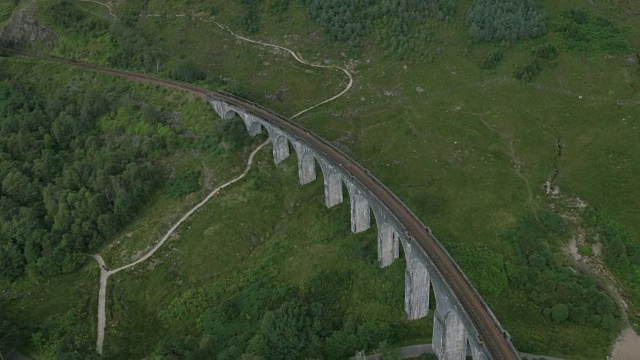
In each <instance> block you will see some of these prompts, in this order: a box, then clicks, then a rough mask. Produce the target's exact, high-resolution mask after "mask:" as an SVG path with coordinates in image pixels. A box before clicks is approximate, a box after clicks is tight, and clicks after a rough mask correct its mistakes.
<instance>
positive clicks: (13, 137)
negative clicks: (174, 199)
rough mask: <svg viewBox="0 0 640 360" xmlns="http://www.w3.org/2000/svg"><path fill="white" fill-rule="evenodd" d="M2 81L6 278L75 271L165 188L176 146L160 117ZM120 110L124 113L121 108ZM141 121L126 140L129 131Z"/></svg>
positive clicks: (103, 96) (1, 262) (114, 97)
mask: <svg viewBox="0 0 640 360" xmlns="http://www.w3.org/2000/svg"><path fill="white" fill-rule="evenodd" d="M34 90H35V89H33V88H30V86H29V85H27V84H21V83H19V82H16V81H7V80H4V81H2V82H0V94H1V96H0V98H2V100H1V102H0V119H1V122H0V163H1V164H2V165H1V166H0V178H1V179H2V187H1V193H0V238H2V241H1V242H0V247H1V248H2V251H0V277H2V279H3V280H11V279H14V278H15V277H17V276H19V275H21V274H23V273H24V272H25V271H27V272H29V273H33V274H41V275H56V274H60V273H65V272H70V271H73V270H75V269H76V268H77V267H78V266H79V265H80V264H82V263H84V262H85V261H86V255H84V254H83V253H84V252H86V251H88V250H90V249H96V248H97V247H98V246H99V245H100V244H102V242H103V241H104V240H105V239H108V238H109V237H110V236H113V235H114V234H115V233H116V232H117V231H118V230H119V228H120V227H121V226H122V225H123V224H125V223H127V222H128V221H130V220H131V218H132V217H133V216H134V215H135V214H136V212H137V211H138V210H139V209H140V208H141V206H142V205H143V204H144V203H145V202H146V200H147V199H148V198H149V195H150V194H151V193H152V192H153V191H154V190H155V189H156V188H157V187H158V186H159V185H160V181H159V180H160V179H161V176H160V175H161V169H160V167H159V166H158V165H157V164H156V163H155V162H154V159H157V158H158V157H159V156H163V155H165V154H166V153H167V151H168V150H169V149H170V147H171V146H172V142H174V141H175V134H174V132H173V130H172V129H171V128H170V127H168V126H166V124H163V122H162V119H161V118H159V117H158V116H157V114H155V113H154V111H153V109H150V108H148V107H145V108H144V109H141V108H139V106H137V105H135V104H134V103H133V102H128V103H127V102H122V99H121V98H120V96H121V95H120V94H118V93H117V92H115V91H114V92H111V93H104V92H97V91H91V90H90V91H86V92H85V91H80V89H79V88H75V87H74V86H73V85H70V86H68V87H65V88H61V89H54V90H53V91H51V92H50V93H49V94H48V95H45V94H41V93H38V92H37V91H34ZM119 105H122V106H119ZM130 117H142V118H143V122H142V124H144V127H143V128H140V129H136V133H135V134H126V133H125V131H124V127H125V125H124V124H123V123H124V122H126V121H127V119H128V118H130Z"/></svg>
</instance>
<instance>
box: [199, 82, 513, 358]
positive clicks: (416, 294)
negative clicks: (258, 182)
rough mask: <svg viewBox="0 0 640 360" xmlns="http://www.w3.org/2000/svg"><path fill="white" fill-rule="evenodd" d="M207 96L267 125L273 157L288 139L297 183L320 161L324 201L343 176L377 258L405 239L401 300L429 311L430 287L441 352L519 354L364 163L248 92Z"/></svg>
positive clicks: (255, 128)
mask: <svg viewBox="0 0 640 360" xmlns="http://www.w3.org/2000/svg"><path fill="white" fill-rule="evenodd" d="M207 100H208V101H209V103H210V104H211V105H212V106H213V108H214V109H215V111H216V112H217V113H218V115H220V117H222V118H223V119H225V120H231V119H232V118H234V117H235V116H236V115H238V116H239V117H240V118H242V120H243V121H244V124H245V126H246V128H247V130H248V132H249V135H251V136H256V135H258V134H260V133H261V132H262V129H263V128H264V129H266V131H267V133H268V135H269V139H270V140H271V142H272V145H273V157H274V161H275V163H276V164H279V163H280V162H282V161H283V160H284V159H286V158H287V157H288V156H289V155H290V146H289V144H291V145H292V148H293V150H294V151H295V153H296V155H297V158H298V174H299V178H300V184H303V185H304V184H307V183H309V182H311V181H313V180H315V179H316V175H317V174H316V162H318V163H319V165H320V169H321V171H322V175H323V178H324V194H325V196H324V197H325V204H326V206H327V207H332V206H335V205H337V204H340V203H342V202H343V198H344V195H345V194H343V185H342V184H343V183H344V184H345V185H346V189H347V191H348V194H347V195H348V196H349V200H350V203H351V230H352V231H353V232H354V233H358V232H361V231H365V230H367V229H369V227H370V226H371V218H370V214H371V212H373V215H374V218H375V221H376V224H377V229H378V259H379V261H380V266H381V267H385V266H388V265H390V264H391V263H392V262H393V261H394V260H395V259H396V258H398V256H399V247H400V246H402V247H403V250H404V254H405V260H406V271H405V302H404V308H405V311H406V314H407V316H408V318H409V320H415V319H419V318H422V317H425V316H426V315H427V313H428V311H429V293H430V291H429V289H430V287H433V289H434V294H435V302H436V304H435V314H434V320H433V339H432V343H433V347H434V352H435V354H436V355H437V356H438V358H439V359H452V360H453V359H456V360H457V359H464V358H465V355H466V353H467V349H468V350H469V351H470V353H471V354H472V356H473V359H492V358H494V359H517V358H519V356H518V353H517V351H516V349H515V348H514V347H513V345H512V344H511V341H510V338H509V336H508V334H507V333H506V331H505V330H504V329H503V328H502V326H501V325H500V323H499V322H498V320H497V319H496V318H495V316H494V315H493V313H492V312H491V310H490V309H489V307H488V306H487V305H486V304H485V303H484V301H482V299H481V298H480V296H479V294H478V293H477V291H476V290H475V288H473V286H472V285H471V284H470V283H469V281H468V280H467V278H466V277H465V276H464V274H463V273H462V271H461V270H460V268H459V267H458V266H457V264H456V263H455V262H454V260H453V259H452V258H451V256H450V255H449V254H448V253H447V252H446V250H445V249H444V247H442V245H440V243H439V242H438V241H437V240H436V239H435V237H434V236H433V234H431V231H430V230H429V229H428V228H426V227H425V226H424V224H422V223H421V222H420V220H419V219H418V218H417V217H416V216H415V215H413V213H411V212H410V211H409V210H408V209H407V208H406V206H404V204H402V202H401V201H400V200H399V199H398V198H397V197H395V196H394V195H393V194H392V193H391V191H389V190H388V189H387V188H386V187H384V185H382V183H380V182H379V181H378V180H377V179H375V178H374V177H373V176H372V175H371V174H370V173H369V171H367V170H366V169H364V168H362V167H361V166H360V165H358V164H357V163H356V162H355V161H353V160H352V159H350V158H349V157H347V156H346V155H344V154H343V153H341V152H340V151H338V150H337V149H335V147H333V146H332V145H330V144H328V143H327V142H326V141H324V140H322V139H321V138H320V137H318V136H315V135H314V134H312V133H311V132H309V131H308V130H306V129H304V128H303V127H301V126H299V125H297V124H295V123H293V122H291V121H289V120H287V119H286V118H284V117H282V116H280V115H278V114H276V113H273V112H271V111H269V110H267V109H264V108H261V107H260V106H258V105H256V104H253V103H250V102H248V101H247V100H244V99H241V98H237V97H235V96H232V95H230V94H226V93H221V92H220V93H213V94H210V95H208V96H207ZM369 209H371V210H369ZM415 224H419V228H418V227H416V226H415ZM425 244H426V245H425ZM474 305H475V306H474Z"/></svg>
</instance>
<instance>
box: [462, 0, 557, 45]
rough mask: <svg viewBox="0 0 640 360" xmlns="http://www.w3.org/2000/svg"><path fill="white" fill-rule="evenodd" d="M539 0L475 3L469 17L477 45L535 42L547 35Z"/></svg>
mask: <svg viewBox="0 0 640 360" xmlns="http://www.w3.org/2000/svg"><path fill="white" fill-rule="evenodd" d="M546 19H547V16H546V14H545V12H544V10H543V9H542V1H540V0H476V1H475V2H474V3H473V5H472V6H471V8H470V9H469V13H468V14H467V25H468V26H469V36H470V37H471V40H472V41H474V42H484V41H502V42H506V43H511V44H512V43H515V42H516V41H518V40H528V39H536V38H539V37H541V36H543V35H544V34H546V33H547V23H546Z"/></svg>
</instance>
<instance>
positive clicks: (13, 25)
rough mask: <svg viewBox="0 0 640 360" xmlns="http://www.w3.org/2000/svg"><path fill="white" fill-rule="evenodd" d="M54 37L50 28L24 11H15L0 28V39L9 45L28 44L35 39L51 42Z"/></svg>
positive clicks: (53, 40)
mask: <svg viewBox="0 0 640 360" xmlns="http://www.w3.org/2000/svg"><path fill="white" fill-rule="evenodd" d="M56 38H57V36H56V34H55V33H54V32H53V31H52V30H51V29H49V28H47V27H45V26H43V25H41V24H40V23H39V22H38V21H37V20H36V19H34V18H33V16H31V15H30V14H27V13H26V12H18V13H15V14H14V15H13V16H12V17H11V19H10V20H9V21H8V22H7V24H6V25H5V26H4V27H3V28H2V29H0V41H2V42H3V43H8V44H11V45H22V44H29V43H33V42H36V41H44V42H45V43H46V44H52V43H53V42H55V40H56Z"/></svg>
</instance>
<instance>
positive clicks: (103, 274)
mask: <svg viewBox="0 0 640 360" xmlns="http://www.w3.org/2000/svg"><path fill="white" fill-rule="evenodd" d="M215 24H216V25H218V27H220V28H221V29H223V30H226V31H228V32H229V33H230V34H231V35H233V36H234V37H236V38H237V39H240V40H243V41H247V42H251V43H255V44H259V45H263V46H269V47H274V48H277V49H281V50H284V51H286V52H288V53H289V54H291V56H292V57H293V58H294V59H296V61H298V62H300V63H302V64H305V65H308V66H312V67H318V68H325V69H339V70H341V71H342V72H344V73H345V74H346V75H347V77H348V78H349V82H348V83H347V85H346V87H345V88H344V89H343V90H342V91H341V92H340V93H338V94H337V95H335V96H332V97H331V98H329V99H327V100H324V101H322V102H320V103H318V104H315V105H313V106H311V107H308V108H306V109H304V110H302V111H300V112H298V113H297V114H295V115H293V116H291V117H290V118H291V119H293V118H296V117H298V116H300V115H302V114H304V113H306V112H308V111H311V110H313V109H315V108H317V107H318V106H321V105H324V104H326V103H328V102H331V101H333V100H335V99H338V98H339V97H341V96H343V95H344V94H346V93H347V91H349V90H350V89H351V88H352V87H353V83H354V80H353V76H352V75H351V73H350V72H349V71H348V70H347V69H345V68H343V67H339V66H333V65H318V64H313V63H310V62H308V61H306V60H304V58H302V56H300V54H297V53H296V52H294V51H292V50H290V49H287V48H285V47H283V46H279V45H274V44H268V43H264V42H262V41H255V40H251V39H248V38H245V37H243V36H240V35H237V34H235V33H234V32H233V31H231V30H230V29H228V28H227V27H225V26H223V25H221V24H219V23H215ZM269 142H270V140H266V141H265V142H263V143H262V144H260V145H259V146H258V147H257V148H256V149H255V150H253V152H252V153H251V155H250V156H249V160H248V161H247V165H246V167H245V170H244V172H243V173H242V174H240V175H239V176H238V177H236V178H234V179H232V180H230V181H228V182H226V183H224V184H223V185H220V186H219V187H217V188H216V189H214V190H213V191H211V192H210V193H209V195H207V196H206V197H205V198H204V199H203V200H202V201H201V202H199V203H198V204H197V205H195V206H194V207H193V208H191V209H190V210H189V211H187V212H186V213H185V214H184V215H183V216H182V217H181V218H180V220H178V221H177V222H176V223H175V224H174V225H173V226H172V227H171V228H170V229H169V230H168V231H167V233H166V234H165V235H164V236H163V237H162V239H160V241H159V242H158V243H157V244H156V245H155V246H154V247H153V248H152V249H151V250H149V252H147V253H146V254H145V255H144V256H142V257H141V258H139V259H138V260H136V261H134V262H132V263H130V264H127V265H124V266H121V267H119V268H117V269H114V270H108V269H107V266H106V264H105V262H104V259H103V258H102V256H100V255H99V254H95V255H92V257H93V258H94V259H95V260H96V262H97V263H98V266H99V267H100V290H99V291H98V326H97V327H98V329H97V339H96V352H98V354H102V349H103V345H104V329H105V325H106V315H105V313H106V295H107V280H108V279H109V276H111V275H114V274H117V273H118V272H120V271H122V270H126V269H128V268H131V267H134V266H136V265H138V264H140V263H142V262H144V261H146V260H148V259H149V258H150V257H151V256H153V254H154V253H155V252H156V251H158V250H159V249H160V248H161V247H162V246H163V245H164V243H165V242H166V241H167V240H168V239H169V237H170V236H171V235H172V234H173V233H174V232H175V231H176V229H177V228H178V227H179V226H180V224H182V223H183V222H184V221H185V220H187V219H188V218H189V217H190V216H191V215H193V214H194V213H195V212H196V211H197V210H198V209H200V208H201V207H202V206H204V205H205V204H206V203H207V202H209V200H211V198H212V197H213V196H214V195H215V194H216V193H217V192H218V191H220V190H222V189H224V188H226V187H227V186H229V185H232V184H233V183H235V182H237V181H239V180H241V179H242V178H244V177H245V176H246V175H247V173H249V170H251V165H252V164H253V159H254V157H255V155H256V154H257V153H258V151H260V150H261V149H262V148H264V147H265V146H266V145H267V144H269Z"/></svg>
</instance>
